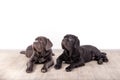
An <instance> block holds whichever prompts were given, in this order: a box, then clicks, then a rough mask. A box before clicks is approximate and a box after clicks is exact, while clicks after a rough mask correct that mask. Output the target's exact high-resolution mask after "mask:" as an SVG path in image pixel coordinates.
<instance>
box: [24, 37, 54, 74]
mask: <svg viewBox="0 0 120 80" xmlns="http://www.w3.org/2000/svg"><path fill="white" fill-rule="evenodd" d="M52 46H53V44H52V42H51V41H50V40H49V39H48V38H46V37H43V36H40V37H37V38H36V39H35V42H33V44H32V49H31V48H30V52H33V53H31V54H29V53H28V55H31V56H30V59H29V61H28V62H27V69H26V72H27V73H30V72H32V71H33V67H34V65H35V64H36V63H37V64H38V63H43V64H44V65H43V67H42V69H41V72H43V73H45V72H47V71H48V68H49V67H51V66H52V65H53V64H54V61H53V58H52V54H53V53H52V49H51V47H52Z"/></svg>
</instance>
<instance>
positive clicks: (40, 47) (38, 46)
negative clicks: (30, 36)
mask: <svg viewBox="0 0 120 80" xmlns="http://www.w3.org/2000/svg"><path fill="white" fill-rule="evenodd" d="M33 48H34V50H36V51H37V52H42V51H43V50H44V46H43V44H41V43H39V42H34V43H33Z"/></svg>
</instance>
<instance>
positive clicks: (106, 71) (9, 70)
mask: <svg viewBox="0 0 120 80" xmlns="http://www.w3.org/2000/svg"><path fill="white" fill-rule="evenodd" d="M103 51H105V52H107V55H108V58H109V62H108V63H104V64H103V65H98V64H97V63H96V62H95V61H92V62H89V63H86V65H85V66H84V67H80V68H76V69H74V70H73V71H72V72H66V71H65V67H67V66H68V65H67V64H63V67H62V69H60V70H55V69H54V68H53V67H51V68H50V69H49V71H48V72H47V73H41V71H40V69H41V67H42V65H37V66H36V67H35V70H34V72H33V73H29V74H28V73H26V72H25V69H26V62H27V60H28V59H27V58H26V57H25V56H24V55H23V54H19V50H0V80H120V50H103ZM61 52H62V50H54V53H55V56H54V60H55V59H56V57H57V56H58V55H59V54H60V53H61Z"/></svg>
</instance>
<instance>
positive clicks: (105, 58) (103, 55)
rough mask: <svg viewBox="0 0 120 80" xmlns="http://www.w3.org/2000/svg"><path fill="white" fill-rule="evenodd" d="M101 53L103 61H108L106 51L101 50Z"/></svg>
mask: <svg viewBox="0 0 120 80" xmlns="http://www.w3.org/2000/svg"><path fill="white" fill-rule="evenodd" d="M101 54H102V58H103V62H108V58H107V56H106V53H104V52H101Z"/></svg>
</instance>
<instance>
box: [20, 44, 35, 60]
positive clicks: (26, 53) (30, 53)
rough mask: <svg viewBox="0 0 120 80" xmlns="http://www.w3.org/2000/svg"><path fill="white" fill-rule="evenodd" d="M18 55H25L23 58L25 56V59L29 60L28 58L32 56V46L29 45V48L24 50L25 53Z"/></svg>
mask: <svg viewBox="0 0 120 80" xmlns="http://www.w3.org/2000/svg"><path fill="white" fill-rule="evenodd" d="M20 53H21V54H25V56H26V57H27V58H30V57H31V56H32V54H33V48H32V45H29V46H28V47H27V48H26V50H25V51H21V52H20Z"/></svg>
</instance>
